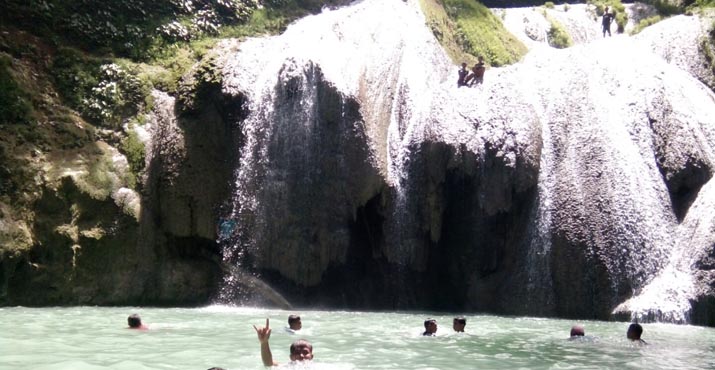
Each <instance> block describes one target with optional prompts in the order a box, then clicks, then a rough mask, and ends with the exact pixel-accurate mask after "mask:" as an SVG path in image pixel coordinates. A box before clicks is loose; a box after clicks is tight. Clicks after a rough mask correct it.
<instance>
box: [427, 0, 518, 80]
mask: <svg viewBox="0 0 715 370" xmlns="http://www.w3.org/2000/svg"><path fill="white" fill-rule="evenodd" d="M420 5H421V6H422V10H423V12H424V13H425V16H426V18H427V25H428V26H429V27H430V29H431V30H432V32H433V33H434V35H435V37H436V38H437V40H439V41H440V43H441V44H442V47H444V48H445V50H446V51H447V53H448V55H449V56H450V58H452V61H454V62H455V63H457V64H458V63H461V62H467V63H474V62H476V57H477V56H480V55H481V56H484V59H485V60H486V61H487V62H488V63H489V64H491V65H494V66H501V65H506V64H512V63H515V62H517V61H519V60H520V59H521V58H522V57H523V56H524V55H525V54H526V51H527V49H526V46H524V45H523V44H522V43H521V42H520V41H519V40H517V39H516V38H515V37H514V36H513V35H512V34H510V33H509V32H508V31H507V30H506V29H505V28H504V26H503V25H502V23H501V21H500V20H499V18H497V17H496V16H495V15H494V14H493V13H492V12H491V11H490V10H489V9H488V8H487V7H485V6H484V5H482V4H481V3H478V2H476V1H470V0H420Z"/></svg>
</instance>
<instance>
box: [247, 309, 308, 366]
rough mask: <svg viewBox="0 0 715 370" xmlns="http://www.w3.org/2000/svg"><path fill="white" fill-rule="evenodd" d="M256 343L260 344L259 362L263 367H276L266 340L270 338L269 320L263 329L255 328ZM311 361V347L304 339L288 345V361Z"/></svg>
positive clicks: (276, 364) (254, 326)
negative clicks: (260, 361) (261, 362)
mask: <svg viewBox="0 0 715 370" xmlns="http://www.w3.org/2000/svg"><path fill="white" fill-rule="evenodd" d="M253 328H254V329H256V334H257V335H258V341H259V342H260V343H261V360H262V361H263V365H264V366H278V363H277V362H275V361H273V354H272V353H271V347H270V345H269V344H268V340H269V339H270V338H271V327H270V322H269V319H266V326H265V327H256V325H253ZM312 359H313V345H312V344H310V342H308V341H307V340H305V339H299V340H297V341H295V342H293V344H291V345H290V360H291V361H293V362H295V361H298V362H302V361H310V360H312Z"/></svg>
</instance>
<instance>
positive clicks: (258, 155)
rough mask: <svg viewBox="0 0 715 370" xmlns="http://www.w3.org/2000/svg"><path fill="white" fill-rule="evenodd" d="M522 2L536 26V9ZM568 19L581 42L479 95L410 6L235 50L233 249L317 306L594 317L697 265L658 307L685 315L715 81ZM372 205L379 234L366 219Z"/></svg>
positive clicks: (331, 15) (227, 77) (396, 2)
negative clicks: (358, 297)
mask: <svg viewBox="0 0 715 370" xmlns="http://www.w3.org/2000/svg"><path fill="white" fill-rule="evenodd" d="M577 9H581V8H580V7H578V8H577ZM579 11H581V10H579ZM510 12H512V11H511V10H509V11H507V12H506V13H505V22H506V23H507V24H512V22H510V21H509V19H510V17H511V15H510V14H511V13H510ZM516 12H517V11H516V10H515V11H513V13H516ZM519 12H521V13H518V14H517V17H521V18H520V19H518V22H515V23H514V24H516V26H514V27H518V32H517V33H519V32H520V33H521V34H522V36H523V31H524V23H523V19H524V18H525V17H527V16H526V15H524V12H527V13H528V12H531V13H535V12H534V11H533V10H520V11H519ZM569 12H571V11H569ZM519 14H520V15H519ZM512 15H513V14H512ZM532 15H533V14H529V17H532ZM537 15H538V16H539V17H541V18H542V19H543V16H541V15H540V14H538V13H537ZM559 16H563V19H562V20H563V21H564V22H565V23H567V25H569V27H571V28H574V27H576V28H578V27H580V28H579V29H581V30H583V32H582V33H583V34H581V35H580V36H579V38H578V41H579V43H578V45H577V46H575V47H572V48H569V49H566V50H555V49H552V48H549V47H534V48H533V49H532V51H531V52H530V54H529V55H527V57H525V58H524V60H523V61H521V62H520V63H517V64H515V65H513V66H508V67H504V68H490V69H489V70H488V71H487V73H486V75H485V79H484V83H483V84H480V85H477V86H475V87H472V88H458V87H457V86H456V81H455V79H456V71H457V67H456V66H454V65H453V64H452V63H451V62H450V61H449V60H448V58H447V56H446V55H445V53H444V51H443V50H442V49H441V47H440V46H439V44H438V43H437V41H436V39H435V38H434V36H433V35H432V34H431V32H430V31H429V29H428V28H427V27H425V26H424V24H425V20H424V16H423V15H422V13H421V11H420V10H419V7H418V2H417V1H414V0H411V1H407V2H404V1H400V0H364V1H360V2H355V3H353V4H352V5H350V6H348V7H344V8H340V9H336V10H324V11H323V13H321V14H319V15H315V16H309V17H306V18H305V19H302V20H300V21H298V22H296V23H294V24H292V25H291V26H290V27H288V29H287V30H286V32H285V33H284V34H282V35H280V36H273V37H265V38H256V39H248V40H246V41H243V42H238V41H236V40H227V41H224V42H223V43H222V44H221V45H220V46H219V48H222V49H223V52H222V59H223V60H222V62H221V65H223V66H224V70H223V77H224V78H223V86H222V89H223V92H224V94H228V95H232V96H241V97H242V98H244V99H243V100H244V101H245V102H246V103H245V104H246V106H245V108H246V111H247V112H248V115H247V117H246V118H245V119H244V120H242V121H241V122H238V123H237V124H238V125H240V127H241V130H242V134H241V136H242V139H241V146H240V149H239V150H238V152H237V153H236V156H237V157H238V161H237V162H238V167H237V168H236V170H235V175H234V178H235V184H234V194H233V198H232V199H231V201H230V211H229V212H227V214H228V218H230V219H232V220H235V225H236V232H235V233H232V235H231V236H230V237H228V238H225V239H226V240H225V241H224V245H225V249H224V252H223V256H224V260H225V262H227V263H230V264H232V265H234V266H237V267H236V268H237V269H239V270H240V271H244V273H245V272H251V273H254V272H263V271H266V272H270V273H271V277H270V279H272V281H275V282H278V283H280V284H282V286H283V287H285V289H287V290H292V291H293V293H295V292H296V291H302V290H305V291H308V292H309V293H310V294H312V295H308V296H306V297H309V298H306V299H307V300H310V299H311V298H313V297H317V298H325V299H326V301H328V302H336V301H337V302H340V301H339V299H341V298H336V297H333V296H331V295H330V293H324V294H323V293H322V290H323V289H326V290H329V289H334V290H329V291H331V292H336V291H339V292H342V291H348V293H341V294H345V295H350V294H363V295H364V298H365V299H366V300H370V299H373V298H374V297H375V295H376V294H378V293H376V292H377V291H379V292H381V293H380V294H383V295H384V296H386V297H388V299H394V300H395V301H399V302H402V303H404V305H409V304H410V302H422V303H425V302H426V304H434V302H430V301H429V297H428V296H429V295H430V294H431V293H440V294H442V293H444V292H445V291H449V290H450V289H453V290H455V292H457V293H454V294H453V295H451V296H450V295H449V292H447V293H444V294H445V295H446V296H449V298H451V299H453V300H454V301H455V302H459V304H462V305H463V306H464V307H469V308H472V309H475V310H483V311H492V312H499V313H510V314H539V315H562V316H569V317H590V318H607V317H610V315H611V313H612V311H613V308H614V307H616V306H618V305H619V304H621V303H624V302H626V301H627V300H628V299H629V298H632V297H634V296H638V295H639V294H640V295H641V296H643V297H644V298H642V299H641V300H640V301H639V302H645V301H647V302H648V304H646V303H642V304H641V303H638V304H633V305H630V306H628V307H631V308H630V309H633V310H636V311H638V312H641V313H642V312H646V311H647V310H650V311H648V312H654V311H653V310H651V309H650V308H645V307H647V306H648V307H650V306H649V305H650V304H651V302H656V300H655V299H650V300H649V299H646V298H647V297H658V299H660V297H661V295H662V294H665V295H668V294H670V293H668V292H669V291H670V290H669V289H670V288H668V284H670V283H667V284H664V283H662V282H664V281H666V282H667V281H672V280H673V279H676V278H680V277H684V278H683V279H680V280H679V281H681V282H683V285H682V286H680V287H675V288H673V289H675V290H677V291H679V292H681V293H674V296H675V297H680V298H676V301H677V302H678V304H677V308H676V309H672V310H671V309H668V310H667V311H668V312H669V313H667V314H663V315H661V316H660V317H659V318H661V319H665V320H670V321H687V303H685V302H686V301H688V300H689V299H691V298H692V297H693V296H694V295H695V294H696V293H693V292H695V291H697V289H696V288H697V286H698V284H701V283H698V282H697V281H695V280H693V278H692V276H693V273H692V270H693V269H696V268H698V267H697V266H695V265H697V261H698V260H697V258H704V257H697V258H696V257H693V258H695V259H688V258H685V257H684V256H686V255H688V251H692V249H691V247H689V246H688V244H689V242H688V241H689V240H690V241H692V240H694V238H696V236H697V235H701V236H698V238H700V239H698V242H699V244H698V245H701V247H698V248H700V249H698V250H699V251H700V252H699V254H698V256H703V255H704V254H703V253H705V252H704V249H705V247H702V246H704V245H706V244H707V240H709V239H707V238H708V237H709V235H708V233H707V232H706V231H704V229H702V228H699V227H698V226H697V225H698V222H702V221H703V220H706V219H708V216H707V215H706V214H705V213H703V212H704V211H701V210H702V209H706V208H707V206H705V205H704V204H709V203H708V202H709V200H708V198H707V197H704V194H706V193H705V192H707V191H709V190H708V189H709V188H708V187H705V186H704V185H705V183H706V182H707V181H706V180H707V179H709V175H711V173H712V170H711V168H712V164H713V163H714V162H713V158H715V156H713V143H715V135H714V134H713V128H712V127H711V126H712V124H711V123H712V122H715V119H714V117H715V103H714V100H713V97H712V93H711V92H708V91H707V89H705V88H704V87H703V86H702V84H700V83H699V82H698V81H697V80H695V79H694V78H693V77H692V76H690V75H689V74H688V73H687V72H685V71H683V70H681V69H679V68H678V66H676V65H671V64H668V63H667V62H666V61H664V60H662V59H661V58H660V57H658V56H656V55H654V54H653V53H652V52H651V50H650V48H649V47H645V46H643V44H642V43H640V42H639V40H638V38H628V37H613V38H609V39H603V38H597V37H594V36H593V34H596V35H597V34H598V32H600V30H599V29H598V27H597V26H598V24H595V25H593V27H595V29H596V31H593V32H591V31H590V27H591V26H592V25H591V24H590V23H587V22H592V20H591V18H589V16H588V13H586V12H585V11H583V12H581V13H577V12H576V11H575V10H574V13H569V14H562V15H559ZM534 17H535V16H534ZM536 18H538V17H536ZM536 18H534V19H536ZM529 19H531V18H529ZM567 21H568V22H567ZM529 22H531V20H530V21H529ZM569 22H571V23H569ZM579 22H580V23H579ZM532 23H533V22H532ZM577 25H578V27H577ZM537 29H541V28H538V27H537ZM515 32H516V31H515ZM532 42H533V40H532ZM624 61H627V63H626V62H624ZM690 172H694V173H696V174H699V177H697V178H698V179H706V178H707V179H706V180H702V181H701V180H697V181H695V180H692V181H691V180H687V178H688V174H689V173H690ZM683 179H686V180H683ZM456 181H460V182H459V184H460V188H459V189H456V188H455V187H453V186H454V183H455V182H456ZM701 186H704V187H703V188H702V189H703V190H702V191H700V193H701V194H700V195H698V191H699V190H700V187H701ZM452 192H457V194H458V195H454V194H453V193H452ZM682 194H685V195H682ZM707 194H710V193H709V192H708V193H707ZM455 197H463V198H464V199H463V203H461V202H460V201H461V200H460V199H456V198H455ZM691 201H692V202H691ZM368 203H370V204H371V205H372V207H374V211H373V214H374V215H375V217H378V215H379V216H380V217H381V218H376V219H375V220H371V221H370V222H373V221H374V222H376V223H377V222H378V221H379V224H378V225H377V226H378V227H377V228H374V229H371V224H370V222H367V221H366V220H362V223H360V225H362V224H365V225H366V226H359V227H357V226H354V225H355V224H357V222H356V221H357V217H359V215H358V212H359V210H361V209H362V212H364V210H365V208H363V207H367V204H368ZM691 203H692V205H691ZM455 205H456V206H459V209H458V210H457V209H454V208H456V206H455ZM450 207H452V208H450ZM683 215H685V218H683ZM363 217H365V216H364V214H363ZM447 219H448V220H450V221H449V222H453V223H454V224H445V222H447V221H445V220H447ZM363 228H366V229H367V232H368V233H370V235H368V237H366V238H364V239H369V243H368V244H369V245H367V246H366V245H365V243H366V242H364V240H362V239H361V237H360V235H357V234H359V232H360V231H359V230H362V229H363ZM229 229H230V228H229ZM371 230H372V231H371ZM377 230H379V231H377ZM693 230H696V231H693ZM450 233H451V234H450ZM693 233H695V234H693ZM693 235H696V236H693ZM693 266H695V267H693ZM395 271H397V276H395V275H392V273H393V272H395ZM371 274H374V275H371ZM276 276H278V277H276ZM688 276H691V277H690V278H688ZM230 278H231V277H229V279H230ZM433 278H434V279H440V280H437V281H438V282H437V283H435V282H434V280H430V279H433ZM341 279H342V280H341ZM691 282H692V283H691ZM229 283H230V282H229V281H227V285H230V284H229ZM442 283H444V284H446V286H444V287H443V286H438V284H442ZM336 284H344V285H342V286H340V287H337V288H336V287H335V286H334V285H336ZM385 285H389V287H388V288H375V286H378V287H384V286H385ZM381 289H382V290H381ZM651 291H654V292H657V294H656V293H650V292H651ZM422 292H425V293H424V294H422ZM321 294H323V295H321ZM421 294H422V295H424V296H427V297H424V296H421ZM296 296H299V295H298V294H294V296H293V297H296ZM326 297H327V298H326ZM289 298H290V297H289ZM329 299H335V301H330V300H329ZM342 299H344V301H343V303H344V302H346V301H345V300H348V299H349V298H342ZM653 304H655V303H653ZM404 305H403V306H404ZM657 309H658V308H657V307H656V308H655V310H657ZM676 311H677V312H676ZM633 312H634V315H641V314H640V313H635V311H633Z"/></svg>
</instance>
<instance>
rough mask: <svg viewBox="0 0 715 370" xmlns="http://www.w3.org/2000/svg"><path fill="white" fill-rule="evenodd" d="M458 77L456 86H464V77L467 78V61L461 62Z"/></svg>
mask: <svg viewBox="0 0 715 370" xmlns="http://www.w3.org/2000/svg"><path fill="white" fill-rule="evenodd" d="M458 73H459V77H458V78H457V87H462V86H466V85H467V84H466V82H465V78H467V74H468V73H469V71H467V63H462V68H461V69H460V70H459V72H458Z"/></svg>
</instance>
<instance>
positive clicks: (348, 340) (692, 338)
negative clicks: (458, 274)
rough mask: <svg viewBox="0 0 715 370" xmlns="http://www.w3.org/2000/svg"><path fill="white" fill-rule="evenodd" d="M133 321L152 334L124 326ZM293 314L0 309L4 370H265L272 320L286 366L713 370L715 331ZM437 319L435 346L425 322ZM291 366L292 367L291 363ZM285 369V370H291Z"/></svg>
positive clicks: (219, 309)
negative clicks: (304, 344) (306, 357)
mask: <svg viewBox="0 0 715 370" xmlns="http://www.w3.org/2000/svg"><path fill="white" fill-rule="evenodd" d="M131 313H138V314H139V315H141V316H142V319H143V321H144V322H145V324H147V325H148V326H149V328H150V330H148V331H136V330H128V329H126V318H127V316H128V315H129V314H131ZM291 313H293V312H288V311H280V310H266V309H251V308H233V307H223V306H212V307H207V308H196V309H182V308H136V307H111V308H105V307H72V308H23V307H18V308H0V370H9V369H38V370H59V369H67V370H70V369H72V370H85V369H86V370H99V369H123V370H130V369H131V370H142V369H202V370H205V369H208V368H210V367H212V366H220V367H223V368H225V369H232V370H235V369H263V368H264V367H263V366H262V365H261V356H260V351H259V349H260V347H259V343H258V340H257V339H256V334H255V331H254V329H253V327H252V325H253V324H256V325H264V324H265V319H266V318H267V317H268V318H270V319H271V327H272V328H273V334H272V335H271V347H272V350H273V356H274V359H275V360H276V361H278V362H281V363H287V362H288V361H289V359H288V347H289V346H290V343H291V342H292V341H293V340H295V339H298V338H305V339H308V340H309V341H311V342H312V343H313V346H314V354H315V361H314V362H313V363H312V364H311V365H310V366H306V367H303V366H299V367H297V368H308V369H321V370H322V369H338V370H340V369H421V370H427V369H451V370H452V369H465V370H466V369H644V368H647V369H649V370H653V369H676V368H677V369H686V368H687V369H714V368H715V354H714V353H715V329H712V328H702V327H693V326H676V325H666V324H646V325H644V329H645V332H644V334H643V339H645V340H646V341H648V342H649V343H650V344H649V345H648V346H635V345H633V344H632V343H631V342H629V341H628V340H626V339H625V333H626V328H627V324H625V323H613V322H597V321H579V322H578V323H580V324H582V325H584V326H585V328H586V334H587V335H589V336H592V337H593V338H592V339H593V340H591V341H583V342H573V341H568V340H566V338H567V337H568V332H569V329H570V327H571V325H572V324H574V322H572V321H567V320H553V319H538V318H506V317H496V316H483V315H465V317H466V318H467V327H466V332H465V333H461V334H456V333H453V332H452V329H451V322H452V317H453V316H454V315H445V314H441V313H440V314H430V313H424V312H400V313H374V312H370V313H368V312H335V311H299V312H297V313H299V314H300V315H301V317H302V321H303V328H304V329H303V330H302V333H300V334H298V335H293V334H290V333H288V332H286V331H285V330H284V328H285V326H286V325H287V318H288V315H289V314H291ZM428 316H429V317H432V318H435V319H437V322H438V324H439V329H438V331H437V336H436V337H422V336H420V334H421V332H422V331H423V327H422V322H423V321H424V319H425V318H427V317H428ZM293 367H296V366H293ZM289 368H290V366H289Z"/></svg>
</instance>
